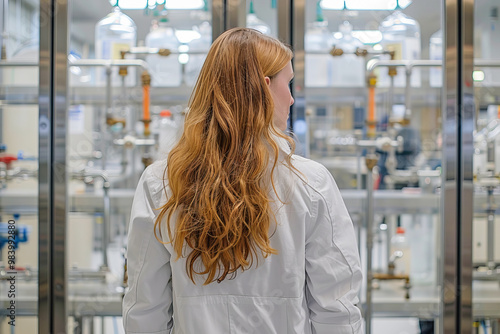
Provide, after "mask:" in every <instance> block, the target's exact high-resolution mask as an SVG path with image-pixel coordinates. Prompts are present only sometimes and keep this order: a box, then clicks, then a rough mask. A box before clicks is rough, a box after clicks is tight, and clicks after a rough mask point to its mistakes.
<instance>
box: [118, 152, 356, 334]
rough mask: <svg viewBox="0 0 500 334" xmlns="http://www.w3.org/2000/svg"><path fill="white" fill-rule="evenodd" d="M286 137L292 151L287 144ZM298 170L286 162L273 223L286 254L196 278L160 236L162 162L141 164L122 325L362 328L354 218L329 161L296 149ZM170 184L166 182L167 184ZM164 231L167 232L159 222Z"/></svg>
mask: <svg viewBox="0 0 500 334" xmlns="http://www.w3.org/2000/svg"><path fill="white" fill-rule="evenodd" d="M280 147H282V150H284V151H286V150H287V147H286V145H283V143H281V145H280ZM293 164H294V166H295V167H296V168H297V169H298V170H299V171H300V172H301V173H302V174H303V175H300V174H297V173H292V172H290V170H289V169H288V168H286V167H285V166H284V165H282V164H280V165H279V166H278V169H277V171H276V174H275V177H276V180H277V181H276V183H277V191H278V194H279V196H280V198H281V200H283V201H284V202H286V203H285V204H281V203H280V202H279V201H275V202H274V205H275V206H274V208H275V212H276V219H277V226H276V225H273V226H272V228H271V231H270V233H272V232H274V234H272V237H271V239H270V240H271V246H272V247H273V248H274V249H277V250H278V252H279V254H277V255H270V256H269V257H268V258H266V259H263V258H260V259H259V263H258V265H256V264H254V266H253V267H252V268H250V269H248V270H245V271H243V272H241V271H240V272H239V273H238V274H237V276H236V277H235V278H234V279H232V280H229V279H226V280H224V281H223V282H221V283H220V284H219V283H217V282H214V283H211V284H209V285H203V282H204V278H197V280H196V282H197V284H196V285H194V284H193V283H192V282H191V280H190V279H189V277H188V276H187V273H186V261H185V258H183V257H181V258H180V259H178V260H175V259H176V257H177V256H176V254H174V251H173V249H172V246H171V245H170V244H161V243H160V242H158V241H157V240H156V239H155V237H154V235H153V225H154V220H155V218H156V216H157V215H158V213H159V210H155V208H160V207H161V206H162V204H164V203H165V200H166V194H165V191H164V189H163V181H162V176H163V169H164V168H165V164H164V163H163V164H162V163H155V164H153V165H152V166H150V167H148V168H147V169H146V171H145V172H144V173H143V175H142V177H141V179H140V181H139V185H138V187H137V191H136V193H135V197H134V202H133V205H132V214H131V221H130V227H129V237H128V252H127V254H128V255H127V259H128V262H127V263H128V284H129V288H128V291H127V292H126V294H125V297H124V300H123V323H124V328H125V332H126V333H128V334H132V333H157V334H167V333H174V334H202V333H203V334H225V333H231V334H233V333H235V334H240V333H255V334H292V333H297V334H299V333H300V334H310V333H311V334H313V333H317V334H343V333H363V328H364V326H363V320H362V317H361V313H360V310H359V309H358V307H356V304H357V303H358V292H359V289H360V287H361V282H362V273H361V268H360V261H359V255H358V249H357V245H356V238H355V233H354V228H353V224H352V222H351V219H350V217H349V214H348V212H347V210H346V207H345V205H344V202H343V200H342V198H341V195H340V192H339V190H338V188H337V185H336V184H335V181H334V179H333V177H332V176H331V174H330V173H329V172H328V170H327V169H326V168H325V167H323V166H322V165H320V164H318V163H316V162H314V161H311V160H308V159H305V158H302V157H299V156H293ZM167 189H168V186H167ZM162 232H163V233H162V236H163V238H164V240H165V241H166V237H167V236H168V234H167V233H166V230H164V229H162Z"/></svg>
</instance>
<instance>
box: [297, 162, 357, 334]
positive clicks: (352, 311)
mask: <svg viewBox="0 0 500 334" xmlns="http://www.w3.org/2000/svg"><path fill="white" fill-rule="evenodd" d="M317 189H318V191H317V192H316V193H315V195H317V196H316V201H315V206H314V207H315V209H316V217H315V218H316V219H313V221H312V222H311V224H310V225H309V226H308V227H307V228H308V230H307V237H306V291H305V292H306V299H307V303H308V306H309V312H310V320H311V326H312V332H313V333H315V334H327V333H328V334H330V333H336V334H344V333H346V334H347V333H349V334H351V333H363V331H364V330H363V329H364V326H363V319H362V316H361V312H360V310H359V308H358V307H357V306H356V304H357V303H358V302H359V300H358V293H359V290H360V288H361V283H362V272H361V267H360V260H359V253H358V248H357V241H356V237H355V233H354V227H353V224H352V221H351V219H350V216H349V213H348V212H347V209H346V207H345V204H344V202H343V200H342V198H341V195H340V191H339V189H338V187H337V185H336V183H335V181H334V179H333V177H332V176H331V174H330V173H329V172H328V171H327V170H326V169H322V173H321V177H320V178H319V182H318V187H317Z"/></svg>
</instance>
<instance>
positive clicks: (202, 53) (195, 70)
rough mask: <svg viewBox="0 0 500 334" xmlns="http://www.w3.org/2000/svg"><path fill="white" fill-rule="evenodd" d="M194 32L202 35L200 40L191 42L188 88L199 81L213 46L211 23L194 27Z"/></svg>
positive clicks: (187, 77)
mask: <svg viewBox="0 0 500 334" xmlns="http://www.w3.org/2000/svg"><path fill="white" fill-rule="evenodd" d="M193 29H194V31H198V32H199V33H200V38H196V39H193V40H192V41H191V42H189V44H188V46H189V52H190V55H189V60H188V62H187V64H186V67H185V68H186V70H185V80H186V84H187V85H188V86H193V85H194V84H195V83H196V80H198V75H199V74H200V71H201V67H202V66H203V63H204V62H205V59H206V58H207V55H206V54H207V53H208V50H209V49H210V45H211V44H212V26H211V24H210V22H208V21H204V22H202V23H201V24H200V25H199V26H197V27H193Z"/></svg>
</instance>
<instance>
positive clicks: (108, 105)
mask: <svg viewBox="0 0 500 334" xmlns="http://www.w3.org/2000/svg"><path fill="white" fill-rule="evenodd" d="M97 70H98V71H100V69H97ZM112 73H113V71H112V69H111V65H108V66H106V111H105V112H104V117H105V118H108V117H110V116H111V115H110V114H111V110H112V109H111V108H112V87H111V84H112V83H111V74H112ZM104 124H106V122H104ZM105 127H107V126H106V125H105ZM106 140H107V134H106V131H103V132H101V152H102V158H101V164H102V167H101V169H102V170H106V165H107V162H108V158H107V157H108V152H107V151H108V145H107V144H106Z"/></svg>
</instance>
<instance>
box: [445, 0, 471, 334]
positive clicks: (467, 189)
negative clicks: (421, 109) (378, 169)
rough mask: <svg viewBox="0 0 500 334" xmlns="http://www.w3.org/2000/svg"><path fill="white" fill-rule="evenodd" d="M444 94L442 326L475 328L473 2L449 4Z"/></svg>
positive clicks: (453, 329) (459, 329) (463, 330)
mask: <svg viewBox="0 0 500 334" xmlns="http://www.w3.org/2000/svg"><path fill="white" fill-rule="evenodd" d="M444 4H445V10H444V19H445V20H444V22H445V27H444V28H445V29H444V31H445V35H444V37H445V38H444V40H445V44H444V45H445V47H444V52H445V54H444V57H443V59H444V64H445V68H444V76H445V80H444V85H443V89H444V94H443V97H444V98H443V104H442V110H443V139H444V141H443V170H444V173H443V182H442V184H443V197H442V205H443V210H442V212H443V215H442V219H443V228H444V230H443V231H442V232H443V233H442V235H443V236H446V237H442V247H443V248H442V251H443V254H444V258H443V261H444V263H443V268H444V269H443V277H442V278H443V281H442V296H441V297H442V310H443V323H442V327H441V329H440V332H442V333H443V332H444V333H468V334H470V332H471V329H472V210H473V207H472V204H473V196H472V195H473V182H472V181H473V180H472V176H473V174H472V157H473V138H472V133H473V129H474V124H473V116H474V98H473V86H474V84H473V81H472V69H473V49H474V48H473V42H474V34H473V30H474V0H445V1H444Z"/></svg>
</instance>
